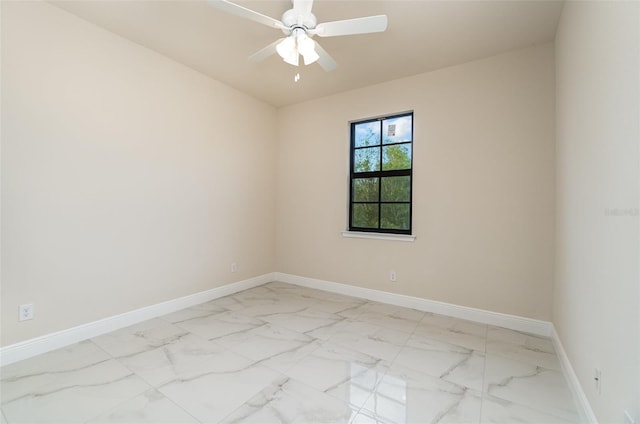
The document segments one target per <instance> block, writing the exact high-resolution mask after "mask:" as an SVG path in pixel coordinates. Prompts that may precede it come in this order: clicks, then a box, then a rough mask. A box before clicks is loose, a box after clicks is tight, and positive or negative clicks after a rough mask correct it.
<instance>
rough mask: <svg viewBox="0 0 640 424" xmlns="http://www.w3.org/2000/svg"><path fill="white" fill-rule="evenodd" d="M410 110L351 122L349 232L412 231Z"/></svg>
mask: <svg viewBox="0 0 640 424" xmlns="http://www.w3.org/2000/svg"><path fill="white" fill-rule="evenodd" d="M412 148H413V113H405V114H401V115H395V116H388V117H384V118H376V119H369V120H366V121H358V122H352V123H351V168H350V169H351V172H350V175H351V185H350V196H349V199H350V200H349V231H366V232H374V233H394V234H411V179H412V162H413V160H412V157H413V155H412V153H413V152H412Z"/></svg>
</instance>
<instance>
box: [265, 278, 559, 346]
mask: <svg viewBox="0 0 640 424" xmlns="http://www.w3.org/2000/svg"><path fill="white" fill-rule="evenodd" d="M274 278H275V279H276V280H277V281H282V282H284V283H290V284H296V285H298V286H303V287H309V288H314V289H319V290H324V291H328V292H333V293H339V294H344V295H347V296H354V297H360V298H363V299H368V300H373V301H377V302H383V303H389V304H391V305H396V306H403V307H405V308H413V309H417V310H420V311H426V312H433V313H436V314H441V315H447V316H451V317H455V318H461V319H466V320H469V321H476V322H481V323H483V324H490V325H495V326H499V327H504V328H509V329H511V330H516V331H523V332H526V333H530V334H536V335H539V336H544V337H551V335H552V329H553V325H552V324H551V323H550V322H548V321H541V320H537V319H532V318H524V317H519V316H516V315H509V314H502V313H499V312H492V311H486V310H483V309H476V308H469V307H467V306H459V305H454V304H451V303H445V302H438V301H435V300H428V299H423V298H419V297H413V296H406V295H402V294H396V293H389V292H384V291H381V290H372V289H366V288H363V287H356V286H351V285H348V284H340V283H334V282H331V281H324V280H317V279H315V278H308V277H301V276H298V275H291V274H284V273H281V272H276V273H274Z"/></svg>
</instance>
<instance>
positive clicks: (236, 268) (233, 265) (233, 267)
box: [231, 262, 238, 272]
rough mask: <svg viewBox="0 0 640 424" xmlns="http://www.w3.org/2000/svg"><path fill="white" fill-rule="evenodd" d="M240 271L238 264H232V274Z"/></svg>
mask: <svg viewBox="0 0 640 424" xmlns="http://www.w3.org/2000/svg"><path fill="white" fill-rule="evenodd" d="M237 270H238V264H237V263H235V262H232V263H231V272H236V271H237Z"/></svg>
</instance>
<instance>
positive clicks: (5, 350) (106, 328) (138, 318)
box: [0, 273, 276, 366]
mask: <svg viewBox="0 0 640 424" xmlns="http://www.w3.org/2000/svg"><path fill="white" fill-rule="evenodd" d="M275 278H276V277H275V274H274V273H269V274H264V275H260V276H258V277H254V278H249V279H247V280H243V281H238V282H235V283H231V284H227V285H224V286H221V287H216V288H213V289H211V290H205V291H203V292H199V293H194V294H191V295H188V296H184V297H180V298H177V299H173V300H169V301H166V302H162V303H158V304H155V305H150V306H146V307H144V308H140V309H136V310H134V311H130V312H125V313H123V314H120V315H115V316H111V317H107V318H103V319H101V320H98V321H93V322H90V323H87V324H83V325H79V326H77V327H73V328H69V329H66V330H62V331H58V332H55V333H51V334H46V335H44V336H41V337H37V338H34V339H30V340H25V341H23V342H20V343H16V344H13V345H9V346H6V347H2V348H0V366H4V365H8V364H11V363H14V362H17V361H21V360H23V359H27V358H31V357H32V356H36V355H40V354H42V353H46V352H49V351H52V350H55V349H60V348H62V347H65V346H68V345H70V344H73V343H77V342H80V341H83V340H87V339H90V338H92V337H96V336H99V335H101V334H104V333H108V332H110V331H114V330H117V329H120V328H124V327H127V326H129V325H133V324H137V323H139V322H142V321H146V320H148V319H151V318H157V317H159V316H162V315H166V314H169V313H171V312H175V311H179V310H181V309H184V308H188V307H190V306H194V305H198V304H200V303H204V302H208V301H210V300H213V299H217V298H219V297H223V296H228V295H230V294H233V293H237V292H239V291H242V290H246V289H250V288H252V287H257V286H261V285H262V284H265V283H268V282H270V281H274V280H275Z"/></svg>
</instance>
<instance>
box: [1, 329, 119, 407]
mask: <svg viewBox="0 0 640 424" xmlns="http://www.w3.org/2000/svg"><path fill="white" fill-rule="evenodd" d="M86 342H89V343H91V344H92V345H93V346H95V347H97V348H98V350H99V351H101V352H103V353H104V354H106V355H107V357H108V358H107V359H102V360H100V361H96V362H91V363H90V364H87V365H85V366H83V367H82V368H88V367H91V366H94V365H97V364H100V363H102V362H106V361H107V360H109V359H114V358H113V356H112V355H110V354H109V352H106V351H105V350H104V349H102V348H101V347H100V346H98V345H97V344H96V343H94V342H93V341H92V340H91V339H87V340H86ZM78 343H83V342H78ZM78 343H76V344H74V345H77V344H78ZM74 345H72V346H74ZM61 349H64V348H61ZM42 355H46V353H44V354H42ZM89 355H90V354H89V353H87V354H84V355H83V357H88V356H89ZM66 356H68V355H66V354H65V357H66ZM34 358H37V356H36V357H34ZM29 359H33V358H29ZM29 359H25V361H28V360H29ZM73 361H75V359H74V358H66V359H60V360H58V361H56V362H55V364H53V367H54V368H55V367H58V368H64V366H65V365H66V364H72V363H73ZM18 363H19V362H18ZM10 365H13V364H10ZM72 371H77V368H76V369H58V370H55V369H53V370H52V369H48V370H43V371H41V372H38V373H35V374H27V375H24V374H18V375H17V376H16V377H18V378H24V377H27V376H28V377H35V376H36V375H50V376H52V377H53V376H55V375H57V374H65V373H69V372H72ZM55 380H56V378H55V377H54V380H53V381H55ZM51 382H52V381H49V382H45V383H41V384H39V385H37V386H35V387H33V388H32V389H33V390H37V389H39V388H40V387H43V386H46V385H48V384H50V383H51ZM2 383H5V384H7V383H10V381H9V379H8V378H7V379H4V378H2V376H1V374H0V385H2ZM9 402H11V401H7V402H5V401H3V400H2V399H1V398H0V405H4V404H6V403H9Z"/></svg>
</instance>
